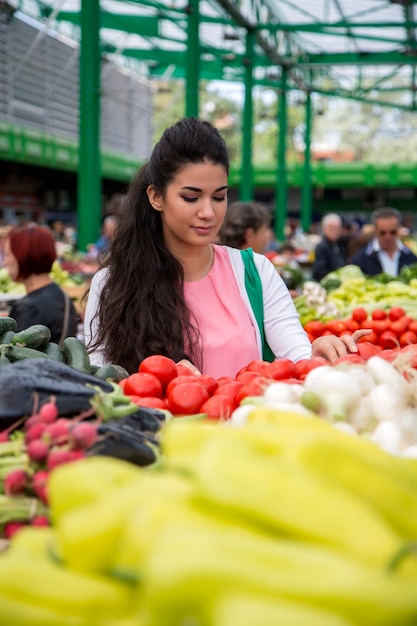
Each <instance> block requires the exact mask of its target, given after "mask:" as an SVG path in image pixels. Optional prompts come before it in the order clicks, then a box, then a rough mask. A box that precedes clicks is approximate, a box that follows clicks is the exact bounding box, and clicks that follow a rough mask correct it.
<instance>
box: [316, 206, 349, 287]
mask: <svg viewBox="0 0 417 626" xmlns="http://www.w3.org/2000/svg"><path fill="white" fill-rule="evenodd" d="M321 233H322V238H321V241H320V242H319V243H318V244H317V246H316V249H315V252H314V263H313V267H312V277H313V279H314V280H317V281H319V280H321V279H322V278H324V276H326V275H327V274H328V273H329V272H334V270H337V269H338V268H339V267H343V265H346V253H345V248H344V247H343V246H341V245H340V244H339V239H340V236H341V234H342V220H341V218H340V217H339V216H338V215H336V213H329V214H328V215H325V216H324V217H323V219H322V221H321Z"/></svg>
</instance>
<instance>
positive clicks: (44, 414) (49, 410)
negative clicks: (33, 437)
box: [39, 400, 58, 423]
mask: <svg viewBox="0 0 417 626" xmlns="http://www.w3.org/2000/svg"><path fill="white" fill-rule="evenodd" d="M39 417H40V419H41V421H42V422H46V423H50V422H54V421H55V420H56V419H57V417H58V407H57V406H56V404H55V402H54V401H52V400H51V401H50V402H46V403H45V404H43V405H42V406H41V408H40V409H39Z"/></svg>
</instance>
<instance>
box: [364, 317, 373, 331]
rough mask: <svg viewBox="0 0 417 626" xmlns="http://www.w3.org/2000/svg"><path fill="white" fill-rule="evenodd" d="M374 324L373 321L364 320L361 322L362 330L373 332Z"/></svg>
mask: <svg viewBox="0 0 417 626" xmlns="http://www.w3.org/2000/svg"><path fill="white" fill-rule="evenodd" d="M374 324H375V322H374V321H373V320H371V319H366V320H363V322H361V328H370V329H371V330H373V329H374Z"/></svg>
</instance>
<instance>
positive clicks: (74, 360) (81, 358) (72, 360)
mask: <svg viewBox="0 0 417 626" xmlns="http://www.w3.org/2000/svg"><path fill="white" fill-rule="evenodd" d="M62 350H63V352H64V358H65V363H66V364H67V365H70V366H71V367H73V368H74V369H76V370H79V371H80V372H85V373H86V374H91V363H90V357H89V354H88V352H87V348H86V347H85V345H84V344H83V343H82V341H80V340H79V339H77V338H76V337H67V338H66V339H64V343H63V344H62Z"/></svg>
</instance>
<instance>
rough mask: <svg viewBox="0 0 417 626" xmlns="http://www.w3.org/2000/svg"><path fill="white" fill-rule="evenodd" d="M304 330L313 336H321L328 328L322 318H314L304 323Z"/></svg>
mask: <svg viewBox="0 0 417 626" xmlns="http://www.w3.org/2000/svg"><path fill="white" fill-rule="evenodd" d="M304 330H305V331H306V333H308V334H309V335H311V336H312V337H321V335H322V334H323V333H324V331H325V330H326V325H325V324H324V322H321V321H320V320H312V321H310V322H306V323H305V324H304Z"/></svg>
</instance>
